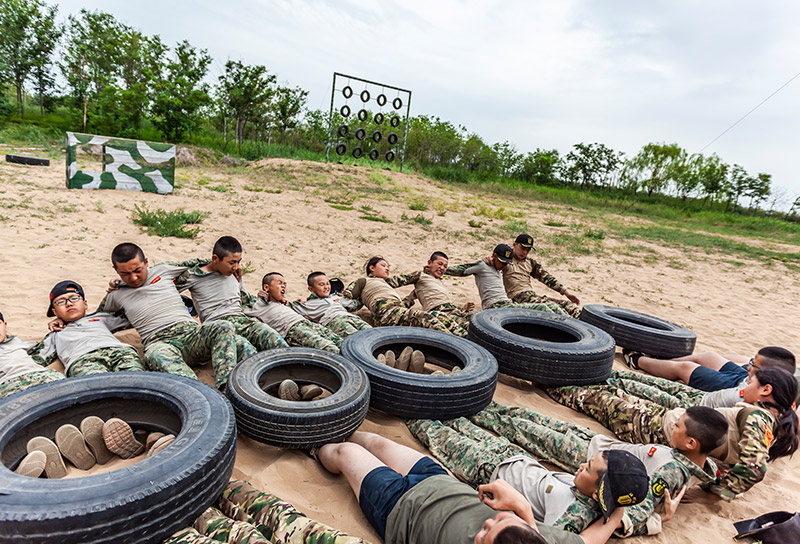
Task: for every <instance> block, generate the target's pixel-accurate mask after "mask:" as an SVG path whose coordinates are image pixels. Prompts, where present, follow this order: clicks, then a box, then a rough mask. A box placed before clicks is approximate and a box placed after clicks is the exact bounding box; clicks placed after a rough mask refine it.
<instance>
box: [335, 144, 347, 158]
mask: <svg viewBox="0 0 800 544" xmlns="http://www.w3.org/2000/svg"><path fill="white" fill-rule="evenodd" d="M345 153H347V146H346V145H344V144H339V145H337V146H336V154H337V155H344V154H345Z"/></svg>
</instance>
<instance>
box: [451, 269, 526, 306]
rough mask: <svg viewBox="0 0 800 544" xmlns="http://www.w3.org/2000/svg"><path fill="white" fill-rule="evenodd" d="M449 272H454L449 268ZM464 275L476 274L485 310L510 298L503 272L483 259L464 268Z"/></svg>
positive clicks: (476, 283) (476, 282) (476, 281)
mask: <svg viewBox="0 0 800 544" xmlns="http://www.w3.org/2000/svg"><path fill="white" fill-rule="evenodd" d="M448 273H450V274H451V273H452V272H451V271H450V269H449V268H448V271H447V272H445V274H448ZM458 275H461V274H458ZM463 275H464V276H475V285H476V286H477V287H478V294H479V295H480V297H481V307H482V308H483V309H484V310H488V309H489V308H491V307H492V306H494V305H495V304H497V303H498V302H502V301H506V300H510V299H509V298H508V296H506V288H505V287H504V286H503V273H502V272H500V271H499V270H497V269H496V268H495V267H494V266H491V265H488V264H486V263H485V262H483V261H478V262H477V263H475V264H474V265H472V266H470V267H469V268H467V269H466V270H464V273H463Z"/></svg>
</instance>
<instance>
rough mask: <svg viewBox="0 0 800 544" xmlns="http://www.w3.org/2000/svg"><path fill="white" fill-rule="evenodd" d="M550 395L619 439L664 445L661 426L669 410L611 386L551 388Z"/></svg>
mask: <svg viewBox="0 0 800 544" xmlns="http://www.w3.org/2000/svg"><path fill="white" fill-rule="evenodd" d="M547 393H548V394H549V395H550V396H551V397H552V398H553V399H554V400H555V401H556V402H559V403H561V404H563V405H564V406H567V407H569V408H572V409H573V410H577V411H578V412H583V413H584V414H586V415H587V416H590V417H593V418H594V419H596V420H597V421H599V422H600V423H601V424H602V425H603V426H604V427H605V428H606V429H609V430H611V431H613V432H614V434H616V435H617V437H618V438H619V439H620V440H624V441H625V442H630V443H632V444H652V443H656V444H665V445H667V446H669V445H670V444H669V442H668V441H667V439H666V437H665V436H664V431H663V425H662V424H661V422H662V420H663V418H664V414H665V413H666V412H667V408H665V407H664V406H661V405H660V404H656V403H654V402H650V401H648V400H645V399H641V398H639V397H634V396H633V395H629V394H628V393H626V392H625V391H622V390H621V389H617V388H615V387H612V386H609V385H587V386H576V385H569V386H566V387H549V388H547Z"/></svg>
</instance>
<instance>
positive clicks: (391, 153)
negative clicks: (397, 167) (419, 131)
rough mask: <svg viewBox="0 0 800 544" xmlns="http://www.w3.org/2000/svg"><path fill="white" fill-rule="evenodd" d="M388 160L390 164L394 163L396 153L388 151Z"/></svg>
mask: <svg viewBox="0 0 800 544" xmlns="http://www.w3.org/2000/svg"><path fill="white" fill-rule="evenodd" d="M386 160H387V161H388V162H392V161H393V160H394V151H387V152H386Z"/></svg>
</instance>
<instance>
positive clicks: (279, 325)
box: [244, 298, 303, 337]
mask: <svg viewBox="0 0 800 544" xmlns="http://www.w3.org/2000/svg"><path fill="white" fill-rule="evenodd" d="M244 313H245V315H247V316H250V317H255V318H257V319H260V320H261V321H263V322H264V323H266V324H267V325H269V326H270V327H272V328H273V329H275V330H276V331H278V334H280V335H281V336H284V337H285V336H286V333H287V332H289V329H291V328H292V326H293V325H295V324H296V323H298V322H300V321H303V316H301V315H300V314H298V313H297V312H295V311H294V310H292V309H291V308H289V306H288V305H286V304H281V303H280V302H267V301H266V300H264V299H263V298H259V299H258V301H256V303H255V304H253V307H252V308H251V309H249V310H245V311H244Z"/></svg>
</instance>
